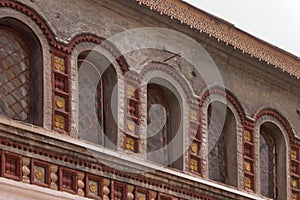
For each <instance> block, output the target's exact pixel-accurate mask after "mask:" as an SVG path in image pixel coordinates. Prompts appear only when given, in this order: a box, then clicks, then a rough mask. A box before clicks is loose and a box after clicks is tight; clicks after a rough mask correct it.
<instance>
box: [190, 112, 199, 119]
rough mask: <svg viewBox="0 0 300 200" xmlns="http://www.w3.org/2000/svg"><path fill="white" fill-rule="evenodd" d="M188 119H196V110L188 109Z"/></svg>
mask: <svg viewBox="0 0 300 200" xmlns="http://www.w3.org/2000/svg"><path fill="white" fill-rule="evenodd" d="M190 119H191V120H193V121H198V115H197V112H196V111H194V110H191V111H190Z"/></svg>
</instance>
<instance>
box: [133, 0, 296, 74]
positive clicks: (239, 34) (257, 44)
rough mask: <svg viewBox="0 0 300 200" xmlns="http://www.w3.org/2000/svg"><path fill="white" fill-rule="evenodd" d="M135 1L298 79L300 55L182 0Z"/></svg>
mask: <svg viewBox="0 0 300 200" xmlns="http://www.w3.org/2000/svg"><path fill="white" fill-rule="evenodd" d="M136 1H137V2H139V4H140V5H144V6H146V7H148V8H149V9H150V10H154V11H157V12H159V13H160V14H161V15H167V16H169V17H170V18H171V19H175V20H178V21H180V22H181V23H182V24H186V25H188V26H190V27H191V29H196V30H198V31H199V32H200V33H202V32H203V33H205V34H207V35H209V36H210V37H214V38H216V39H217V40H218V41H221V42H224V43H225V44H226V45H231V46H233V47H234V48H235V49H239V50H241V51H242V52H243V53H246V54H249V55H250V56H251V57H254V58H257V59H259V60H260V61H264V62H266V63H267V64H271V65H273V66H274V67H275V68H279V69H281V70H282V71H283V72H287V73H289V74H290V75H293V76H295V77H296V78H297V79H299V78H300V59H299V58H298V57H296V56H294V55H292V54H290V53H288V52H285V51H284V50H281V49H279V48H277V47H275V46H273V45H271V44H269V43H267V42H264V41H262V40H260V39H257V38H255V37H253V36H251V35H249V34H248V33H246V32H244V31H241V30H240V29H238V28H236V27H234V26H233V25H232V24H230V23H228V22H225V21H223V20H221V19H219V18H217V17H215V16H212V15H209V14H207V13H205V12H203V11H201V10H199V9H197V8H194V7H192V6H190V5H188V4H187V3H185V2H182V1H181V0H136Z"/></svg>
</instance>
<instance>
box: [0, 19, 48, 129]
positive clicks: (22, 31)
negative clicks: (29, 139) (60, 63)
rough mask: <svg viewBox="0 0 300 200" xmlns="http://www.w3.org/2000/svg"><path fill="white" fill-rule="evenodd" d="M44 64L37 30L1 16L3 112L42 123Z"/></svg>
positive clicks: (0, 104)
mask: <svg viewBox="0 0 300 200" xmlns="http://www.w3.org/2000/svg"><path fill="white" fill-rule="evenodd" d="M12 27H13V28H12ZM42 66H43V65H42V51H41V46H40V43H39V41H38V39H37V37H36V36H35V35H34V33H33V32H32V31H31V30H30V29H29V28H28V27H27V26H26V25H24V24H23V23H21V22H19V21H17V20H14V19H11V18H2V19H1V20H0V95H1V97H0V115H2V116H6V117H9V118H12V119H16V120H19V121H23V122H28V123H32V124H36V125H40V126H42V124H43V74H42V72H43V69H42Z"/></svg>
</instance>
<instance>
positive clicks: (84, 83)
mask: <svg viewBox="0 0 300 200" xmlns="http://www.w3.org/2000/svg"><path fill="white" fill-rule="evenodd" d="M115 86H117V74H116V71H115V69H114V67H113V66H112V65H111V63H110V62H109V61H108V60H107V59H106V58H105V57H104V56H103V55H101V54H99V53H96V52H93V51H84V52H82V53H81V54H80V55H79V56H78V101H79V103H78V109H79V116H78V121H79V130H78V131H79V137H80V138H81V139H84V140H87V141H90V142H93V143H96V144H100V145H103V146H105V147H108V148H112V149H115V148H116V144H117V132H118V129H117V122H116V121H117V105H118V104H117V98H116V96H114V95H115V92H116V90H115Z"/></svg>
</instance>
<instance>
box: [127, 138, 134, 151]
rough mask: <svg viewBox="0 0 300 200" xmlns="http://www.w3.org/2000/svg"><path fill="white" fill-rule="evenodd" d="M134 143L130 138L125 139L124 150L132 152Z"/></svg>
mask: <svg viewBox="0 0 300 200" xmlns="http://www.w3.org/2000/svg"><path fill="white" fill-rule="evenodd" d="M134 144H135V141H134V139H132V138H126V149H127V150H130V151H134Z"/></svg>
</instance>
